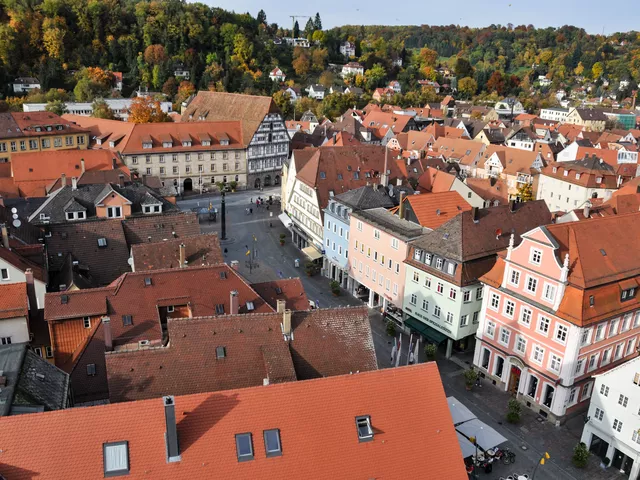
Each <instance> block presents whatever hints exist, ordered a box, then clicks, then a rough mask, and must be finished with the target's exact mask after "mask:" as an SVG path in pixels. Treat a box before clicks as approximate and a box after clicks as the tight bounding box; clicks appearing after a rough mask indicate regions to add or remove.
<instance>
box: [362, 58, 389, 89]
mask: <svg viewBox="0 0 640 480" xmlns="http://www.w3.org/2000/svg"><path fill="white" fill-rule="evenodd" d="M386 76H387V72H386V71H385V69H384V67H383V66H382V65H381V64H379V63H376V64H375V65H373V66H372V67H371V68H370V69H368V70H366V71H365V72H364V77H365V79H366V83H367V87H368V88H369V89H374V88H376V87H379V86H380V85H382V83H384V80H385V78H386Z"/></svg>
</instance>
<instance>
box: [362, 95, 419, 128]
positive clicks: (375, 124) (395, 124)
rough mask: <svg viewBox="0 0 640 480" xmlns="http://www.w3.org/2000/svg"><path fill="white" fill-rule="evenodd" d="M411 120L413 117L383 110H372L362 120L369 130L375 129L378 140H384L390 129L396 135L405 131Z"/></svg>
mask: <svg viewBox="0 0 640 480" xmlns="http://www.w3.org/2000/svg"><path fill="white" fill-rule="evenodd" d="M377 90H380V89H377ZM390 92H391V94H393V90H390ZM411 120H413V117H412V116H411V115H399V114H396V113H393V112H383V111H382V110H371V111H369V112H368V113H367V115H366V116H365V117H364V118H363V119H362V124H363V125H364V126H365V127H367V128H371V129H373V130H374V131H375V132H376V136H377V137H378V138H382V137H384V136H385V135H386V133H387V132H388V131H389V129H391V130H392V131H393V133H395V134H398V133H400V132H402V131H404V129H405V128H406V127H407V124H408V123H409V122H410V121H411Z"/></svg>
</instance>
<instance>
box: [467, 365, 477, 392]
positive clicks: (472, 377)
mask: <svg viewBox="0 0 640 480" xmlns="http://www.w3.org/2000/svg"><path fill="white" fill-rule="evenodd" d="M477 379H478V373H477V372H476V371H475V370H474V369H473V368H470V369H469V370H465V371H464V386H465V387H466V388H467V390H471V388H472V387H473V385H474V384H475V383H476V380H477Z"/></svg>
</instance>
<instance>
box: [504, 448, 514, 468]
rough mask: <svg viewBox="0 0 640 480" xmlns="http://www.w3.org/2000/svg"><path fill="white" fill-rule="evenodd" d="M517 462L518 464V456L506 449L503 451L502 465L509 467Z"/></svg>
mask: <svg viewBox="0 0 640 480" xmlns="http://www.w3.org/2000/svg"><path fill="white" fill-rule="evenodd" d="M515 462H516V454H515V453H513V452H512V451H511V450H509V449H508V448H505V449H504V450H503V454H502V463H503V464H504V465H509V464H511V463H515Z"/></svg>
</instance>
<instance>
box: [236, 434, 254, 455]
mask: <svg viewBox="0 0 640 480" xmlns="http://www.w3.org/2000/svg"><path fill="white" fill-rule="evenodd" d="M236 453H237V454H238V461H239V462H246V461H249V460H253V442H252V441H251V434H250V433H238V434H236Z"/></svg>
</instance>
